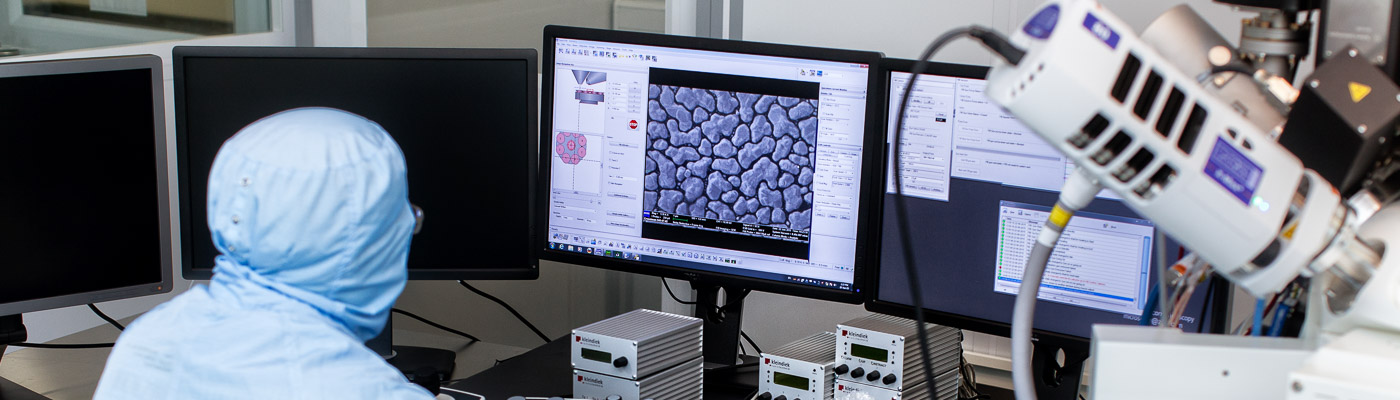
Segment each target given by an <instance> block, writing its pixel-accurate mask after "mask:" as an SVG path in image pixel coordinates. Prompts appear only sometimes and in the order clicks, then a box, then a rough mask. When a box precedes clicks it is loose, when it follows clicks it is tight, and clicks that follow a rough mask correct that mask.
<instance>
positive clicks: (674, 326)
mask: <svg viewBox="0 0 1400 400" xmlns="http://www.w3.org/2000/svg"><path fill="white" fill-rule="evenodd" d="M703 327H704V323H703V321H701V320H700V319H699V318H692V317H686V316H681V315H675V314H668V313H663V312H660V311H652V310H647V309H639V310H634V311H631V312H628V313H625V314H621V315H618V316H616V317H612V318H608V319H605V320H602V321H598V322H594V323H592V324H589V325H586V326H583V327H580V328H578V329H574V330H573V335H572V336H573V341H572V342H570V347H571V348H570V352H569V362H570V365H571V366H572V367H573V368H575V369H580V370H585V371H591V372H596V373H600V374H604V375H611V376H615V377H619V378H624V379H631V380H638V379H641V378H645V377H648V376H651V375H652V374H655V373H657V372H660V371H662V370H665V369H667V368H670V367H672V366H675V365H677V364H680V363H683V362H688V361H690V360H692V359H695V358H697V357H701V355H702V352H703V349H702V346H703V343H702V342H703V340H704V339H703V335H702V333H701V329H702V328H703ZM575 383H577V382H575Z"/></svg>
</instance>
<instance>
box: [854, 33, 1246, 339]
mask: <svg viewBox="0 0 1400 400" xmlns="http://www.w3.org/2000/svg"><path fill="white" fill-rule="evenodd" d="M886 62H887V67H888V68H887V69H888V70H889V72H888V75H889V76H888V77H887V79H888V84H889V103H888V104H889V107H888V110H889V111H888V116H887V123H888V124H887V128H886V134H887V135H888V138H889V140H890V142H891V143H893V132H894V121H893V119H894V118H895V115H896V113H897V112H898V111H899V105H900V97H901V96H902V95H903V93H904V88H905V85H906V84H907V82H908V81H909V77H910V76H911V74H910V73H909V71H910V70H911V69H912V64H913V63H912V62H910V61H903V60H887V61H886ZM930 68H931V70H930V71H931V72H930V73H928V74H925V75H921V76H920V78H919V79H918V81H917V82H916V84H915V88H914V95H913V97H912V98H911V99H910V102H909V103H910V108H909V110H908V111H907V118H906V121H905V129H904V134H903V137H902V138H901V141H902V142H903V146H902V147H900V149H901V150H900V151H901V152H902V153H901V154H902V158H903V161H902V162H903V165H902V168H901V169H900V170H901V171H902V173H903V174H904V193H905V196H906V199H907V204H908V215H907V216H903V217H904V218H907V219H908V221H909V223H910V227H911V236H912V242H911V243H914V246H913V247H914V248H913V249H912V250H913V254H914V256H915V261H916V262H917V267H918V269H919V280H920V284H921V288H922V292H923V294H924V299H923V304H924V307H925V308H926V309H927V313H928V314H929V315H930V320H931V321H932V322H936V323H941V324H945V325H950V326H955V327H960V328H965V329H973V330H978V331H983V332H987V333H992V334H1000V335H1007V334H1009V332H1010V331H1009V326H1010V325H1009V324H1010V321H1011V311H1012V305H1013V302H1014V300H1015V297H1016V293H1017V290H1018V289H1019V288H1020V277H1021V271H1022V269H1023V268H1024V267H1025V263H1026V258H1027V257H1028V256H1029V254H1030V250H1031V247H1032V244H1033V243H1034V242H1035V238H1036V235H1038V234H1039V233H1040V227H1041V226H1042V225H1044V223H1045V220H1046V217H1047V216H1048V215H1049V212H1050V209H1051V207H1052V206H1053V205H1054V204H1055V201H1056V199H1057V198H1058V196H1059V189H1060V186H1062V185H1063V184H1064V182H1065V179H1066V177H1067V176H1068V175H1069V174H1070V173H1071V172H1072V171H1073V170H1074V164H1073V163H1072V162H1071V161H1069V160H1068V159H1067V158H1065V157H1063V156H1061V155H1060V154H1059V152H1057V151H1056V150H1055V149H1054V148H1052V147H1050V146H1049V145H1048V144H1046V143H1045V142H1044V141H1042V140H1041V139H1040V138H1039V137H1038V136H1037V135H1036V134H1035V133H1034V132H1033V131H1031V130H1030V129H1029V128H1027V127H1025V126H1024V125H1022V124H1021V123H1020V122H1019V121H1017V120H1016V119H1015V118H1014V117H1012V116H1011V115H1009V114H1007V113H1005V112H1004V110H1003V109H1002V108H1001V107H1000V106H997V105H996V104H995V103H992V102H991V101H990V100H988V99H987V98H986V96H985V95H983V94H982V90H983V89H984V88H985V87H986V82H985V81H984V80H983V78H984V77H985V76H986V72H987V69H986V68H983V67H972V66H963V65H950V64H939V63H933V64H931V65H930ZM894 148H895V146H893V145H891V151H893V149H894ZM889 162H890V166H889V167H887V170H888V175H887V177H886V179H887V181H886V187H885V196H884V197H885V203H886V204H885V207H884V224H883V228H882V232H881V234H882V236H883V240H882V246H881V252H880V256H881V258H880V267H879V270H878V271H877V276H878V277H877V278H875V279H876V283H875V284H876V287H875V288H873V290H874V293H873V298H874V301H872V302H871V303H870V304H869V305H868V308H870V309H871V310H875V311H881V312H890V313H896V314H910V313H912V305H913V301H912V297H910V292H909V285H908V275H907V273H906V271H905V259H904V255H903V253H904V251H903V248H902V247H901V242H900V237H899V230H898V227H897V224H896V223H895V221H897V218H901V216H900V215H896V214H895V207H894V205H893V203H894V201H893V200H894V198H895V194H894V193H895V192H894V188H895V187H894V185H895V178H894V171H895V169H894V167H893V157H890V161H889ZM1155 230H1156V227H1155V226H1154V225H1153V224H1152V222H1151V221H1148V220H1145V219H1143V218H1142V217H1140V216H1138V215H1137V214H1136V213H1134V212H1133V211H1132V210H1131V209H1129V208H1128V206H1127V205H1125V204H1123V203H1122V202H1121V201H1119V200H1118V199H1117V197H1116V195H1114V194H1113V193H1112V192H1108V191H1104V192H1102V193H1100V194H1099V197H1098V198H1097V199H1095V200H1094V201H1093V202H1092V203H1091V204H1090V205H1089V206H1088V207H1086V208H1085V209H1083V210H1082V211H1081V212H1079V213H1076V214H1075V216H1074V219H1073V220H1071V222H1070V224H1069V226H1068V227H1067V228H1066V230H1065V233H1064V236H1063V237H1062V238H1061V239H1060V244H1059V246H1058V247H1057V248H1056V249H1055V252H1054V253H1053V255H1052V258H1051V262H1050V264H1049V266H1048V269H1047V271H1046V274H1045V278H1044V281H1043V282H1042V283H1041V289H1040V297H1039V298H1040V300H1041V301H1040V302H1039V303H1038V305H1037V306H1036V314H1035V316H1036V320H1035V328H1036V331H1037V334H1039V335H1042V336H1044V335H1046V334H1050V335H1054V336H1059V337H1064V338H1070V339H1072V340H1075V341H1087V338H1088V337H1089V336H1090V335H1091V331H1090V329H1091V325H1092V324H1096V323H1108V324H1137V323H1138V320H1139V319H1140V316H1141V315H1142V310H1143V307H1144V305H1145V304H1146V302H1147V296H1148V293H1149V292H1150V291H1151V288H1152V285H1155V284H1156V280H1157V278H1156V268H1155V267H1154V265H1155V264H1154V263H1155V261H1154V260H1155V257H1153V249H1154V243H1153V241H1154V240H1155V235H1154V233H1155ZM1166 248H1167V249H1168V250H1167V252H1168V254H1167V255H1168V258H1167V259H1168V260H1171V261H1173V262H1174V261H1175V260H1176V259H1177V258H1178V257H1179V256H1180V254H1179V253H1180V252H1181V251H1182V250H1181V248H1180V246H1179V245H1177V244H1175V243H1173V242H1172V241H1170V240H1168V243H1167V247H1166ZM1205 292H1206V291H1205V290H1199V291H1196V292H1195V293H1194V297H1195V299H1194V300H1195V302H1194V303H1193V304H1200V302H1201V301H1202V299H1201V297H1203V296H1204V295H1205ZM1217 303H1220V304H1223V303H1224V302H1223V301H1220V302H1217ZM1201 317H1202V312H1201V310H1200V308H1198V307H1193V308H1188V312H1186V313H1185V315H1183V316H1182V318H1181V323H1182V327H1183V329H1185V330H1191V331H1194V330H1196V329H1197V327H1198V326H1199V325H1200V324H1202V323H1203V321H1202V318H1201ZM1157 318H1160V315H1158V314H1154V317H1153V319H1154V320H1155V319H1157ZM1154 322H1155V321H1154Z"/></svg>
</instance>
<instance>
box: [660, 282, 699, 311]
mask: <svg viewBox="0 0 1400 400" xmlns="http://www.w3.org/2000/svg"><path fill="white" fill-rule="evenodd" d="M661 286H663V287H665V288H666V294H669V295H671V300H675V301H676V302H677V303H681V304H684V305H687V306H693V305H696V304H698V303H697V302H694V301H685V300H681V298H680V297H676V292H672V291H671V284H669V283H666V278H661Z"/></svg>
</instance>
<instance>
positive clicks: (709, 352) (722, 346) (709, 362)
mask: <svg viewBox="0 0 1400 400" xmlns="http://www.w3.org/2000/svg"><path fill="white" fill-rule="evenodd" d="M691 287H692V288H694V289H695V313H694V317H696V318H700V319H701V320H703V321H705V327H704V329H705V330H704V337H705V350H704V356H705V369H706V370H717V369H720V368H723V369H726V370H728V369H733V368H735V367H742V366H747V365H749V364H753V365H757V364H758V355H752V356H747V357H740V356H739V355H738V354H739V341H740V340H741V339H740V338H739V328H740V327H741V326H742V324H743V316H744V297H746V296H747V295H748V290H743V289H734V288H728V287H722V286H720V285H715V284H707V283H699V282H691ZM720 289H724V294H725V296H724V297H725V304H724V305H720V304H719V291H720Z"/></svg>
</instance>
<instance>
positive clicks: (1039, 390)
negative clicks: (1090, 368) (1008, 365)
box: [1031, 341, 1089, 400]
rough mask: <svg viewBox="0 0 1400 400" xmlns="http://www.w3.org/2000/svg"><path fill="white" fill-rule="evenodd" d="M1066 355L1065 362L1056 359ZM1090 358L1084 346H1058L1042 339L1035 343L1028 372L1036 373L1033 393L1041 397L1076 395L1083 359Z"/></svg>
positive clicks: (1069, 399)
mask: <svg viewBox="0 0 1400 400" xmlns="http://www.w3.org/2000/svg"><path fill="white" fill-rule="evenodd" d="M1061 351H1063V352H1064V354H1065V361H1064V364H1060V362H1059V361H1058V360H1057V358H1059V357H1058V356H1057V355H1058V353H1059V352H1061ZM1088 359H1089V352H1088V351H1087V350H1085V349H1075V348H1072V347H1065V346H1058V345H1053V344H1050V343H1046V342H1044V341H1041V342H1038V343H1036V344H1035V348H1034V350H1033V353H1032V355H1031V372H1032V373H1033V375H1034V376H1035V394H1036V397H1038V398H1041V399H1067V400H1074V399H1078V398H1079V380H1080V379H1082V378H1083V376H1084V361H1085V360H1088Z"/></svg>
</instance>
